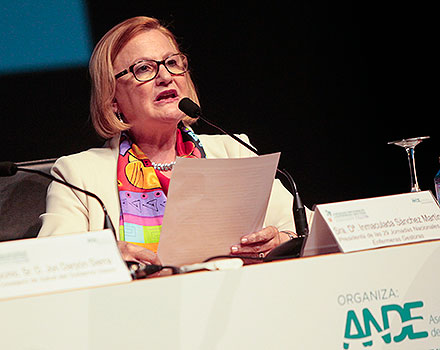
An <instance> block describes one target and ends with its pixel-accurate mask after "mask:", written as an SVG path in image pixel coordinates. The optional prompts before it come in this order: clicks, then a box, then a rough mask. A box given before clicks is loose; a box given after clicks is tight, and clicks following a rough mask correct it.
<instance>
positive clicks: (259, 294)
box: [0, 241, 440, 350]
mask: <svg viewBox="0 0 440 350" xmlns="http://www.w3.org/2000/svg"><path fill="white" fill-rule="evenodd" d="M439 269H440V241H433V242H424V243H417V244H410V245H402V246H395V247H388V248H382V249H374V250H368V251H361V252H356V253H349V254H341V253H338V254H329V255H322V256H315V257H308V258H301V259H296V260H285V261H278V262H271V263H265V264H258V265H251V266H245V267H243V268H241V269H237V270H229V271H215V272H196V273H191V274H185V275H174V276H167V277H159V278H155V279H147V280H139V281H133V282H130V283H125V284H119V285H111V286H105V287H97V288H90V289H82V290H74V291H67V292H60V293H50V294H46V295H39V296H32V297H22V298H16V299H9V300H3V301H0V314H1V315H2V317H1V321H0V332H1V333H0V348H1V349H14V350H15V349H17V350H22V349H23V350H24V349H26V350H28V349H35V350H37V349H38V350H49V349H50V350H60V349H62V350H70V349H72V350H73V349H75V350H79V349H192V350H193V349H228V350H230V349H252V350H255V349H313V350H316V349H365V348H369V349H399V350H401V349H411V350H414V349H425V350H430V349H440V282H439ZM387 324H389V327H387ZM399 335H400V337H399ZM369 342H372V343H373V346H372V347H371V346H369V347H366V346H367V345H370V343H369ZM387 342H388V343H387Z"/></svg>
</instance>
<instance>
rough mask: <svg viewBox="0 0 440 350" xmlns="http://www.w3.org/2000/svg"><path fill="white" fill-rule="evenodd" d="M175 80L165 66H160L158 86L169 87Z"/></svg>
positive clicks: (157, 78)
mask: <svg viewBox="0 0 440 350" xmlns="http://www.w3.org/2000/svg"><path fill="white" fill-rule="evenodd" d="M172 80H173V75H172V74H171V73H170V72H168V70H167V69H166V67H165V65H164V64H161V65H160V66H159V71H158V72H157V76H156V84H157V85H168V84H169V83H170V82H171V81H172Z"/></svg>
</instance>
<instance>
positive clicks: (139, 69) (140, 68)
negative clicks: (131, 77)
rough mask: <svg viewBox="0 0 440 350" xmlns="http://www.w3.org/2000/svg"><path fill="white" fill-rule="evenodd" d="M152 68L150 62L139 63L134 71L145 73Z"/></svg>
mask: <svg viewBox="0 0 440 350" xmlns="http://www.w3.org/2000/svg"><path fill="white" fill-rule="evenodd" d="M153 70H154V68H153V66H152V65H151V64H145V63H144V64H140V65H138V66H136V67H135V73H147V72H151V71H153Z"/></svg>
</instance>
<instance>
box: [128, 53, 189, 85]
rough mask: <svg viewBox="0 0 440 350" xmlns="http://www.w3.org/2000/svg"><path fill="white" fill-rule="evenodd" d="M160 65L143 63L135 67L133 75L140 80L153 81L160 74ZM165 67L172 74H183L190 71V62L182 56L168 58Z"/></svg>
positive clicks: (148, 61)
mask: <svg viewBox="0 0 440 350" xmlns="http://www.w3.org/2000/svg"><path fill="white" fill-rule="evenodd" d="M158 63H159V64H158ZM160 63H161V62H157V61H153V60H145V61H141V62H139V63H137V64H136V65H135V66H134V67H133V73H134V75H135V76H136V78H137V79H138V80H142V81H147V80H151V79H153V78H154V77H155V76H156V74H157V73H158V71H159V66H160ZM164 65H165V68H166V69H167V70H168V72H170V73H171V74H182V73H185V72H186V71H187V69H188V61H187V59H186V57H185V56H184V55H181V54H177V55H173V56H170V57H168V58H167V59H166V60H165V62H164Z"/></svg>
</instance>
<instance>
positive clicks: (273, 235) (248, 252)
mask: <svg viewBox="0 0 440 350" xmlns="http://www.w3.org/2000/svg"><path fill="white" fill-rule="evenodd" d="M288 239H289V237H288V236H287V235H286V234H283V233H280V232H279V231H278V229H277V228H276V227H274V226H268V227H266V228H264V229H262V230H261V231H258V232H254V233H250V234H247V235H244V236H243V237H241V239H240V244H237V245H233V246H232V247H231V253H232V254H233V255H244V256H249V257H253V258H255V257H259V258H263V257H265V256H266V255H267V254H268V253H269V252H270V251H271V250H272V249H273V248H275V247H277V246H278V245H280V244H281V243H283V242H284V241H287V240H288Z"/></svg>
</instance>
